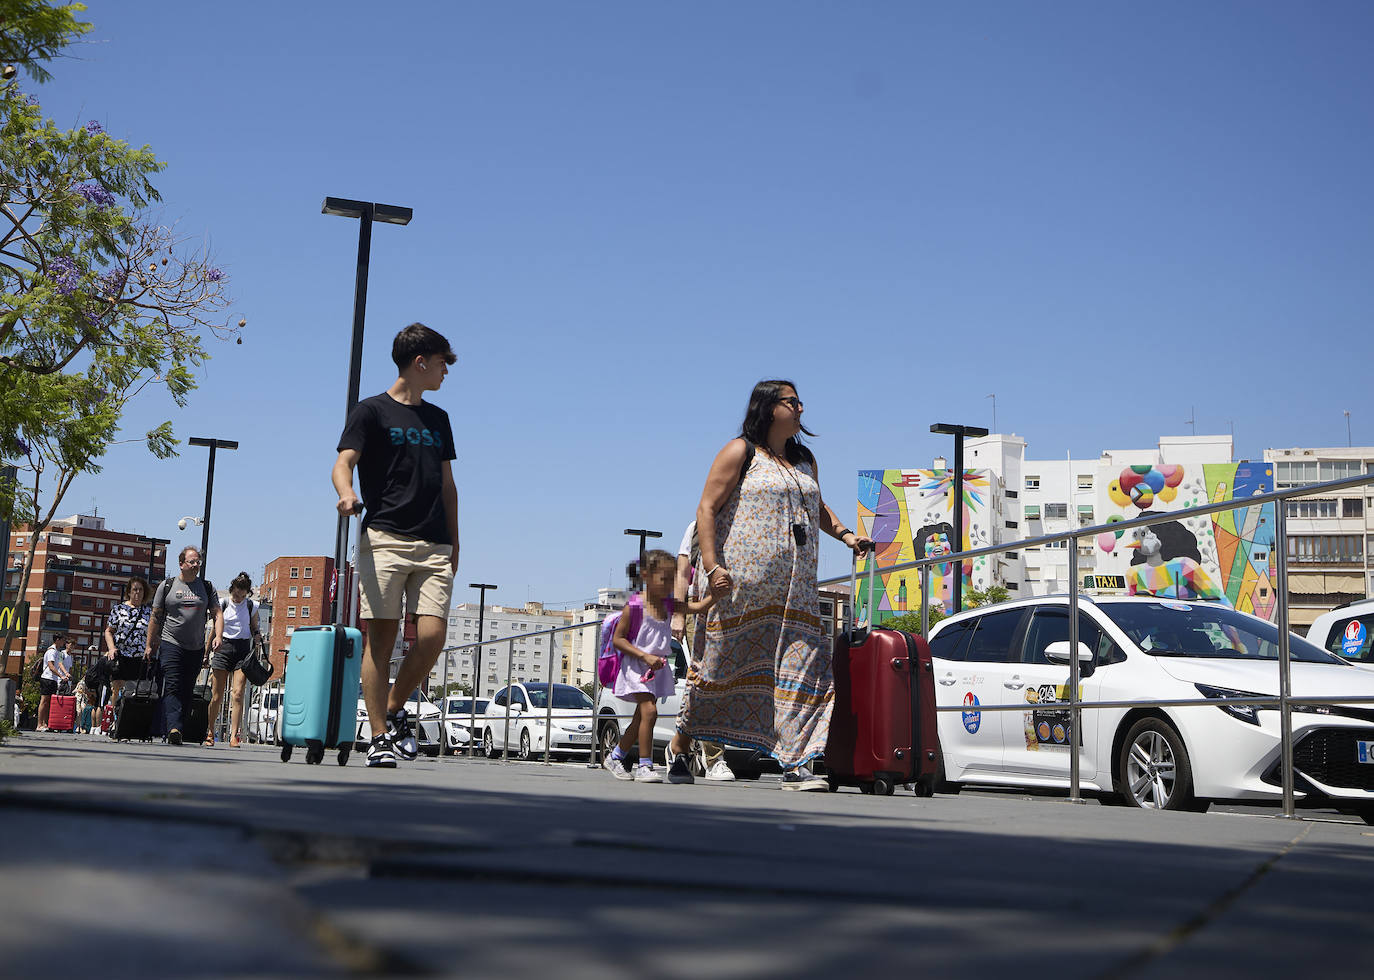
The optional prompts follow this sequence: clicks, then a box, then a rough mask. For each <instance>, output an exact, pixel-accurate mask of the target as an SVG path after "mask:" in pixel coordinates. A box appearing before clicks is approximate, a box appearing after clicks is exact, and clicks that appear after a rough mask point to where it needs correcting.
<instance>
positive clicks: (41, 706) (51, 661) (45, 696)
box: [38, 633, 72, 732]
mask: <svg viewBox="0 0 1374 980" xmlns="http://www.w3.org/2000/svg"><path fill="white" fill-rule="evenodd" d="M71 679H72V655H71V654H70V653H68V652H67V636H66V634H65V633H58V634H57V635H56V636H54V637H53V638H52V646H50V647H48V649H47V650H46V651H44V653H43V673H42V674H40V675H39V678H38V695H39V698H38V731H40V732H46V731H47V730H48V712H49V711H50V710H51V709H52V698H53V695H54V694H56V693H57V692H58V689H59V688H60V687H61V685H63V684H68V683H70V682H71Z"/></svg>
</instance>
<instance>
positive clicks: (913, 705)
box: [825, 559, 940, 796]
mask: <svg viewBox="0 0 1374 980" xmlns="http://www.w3.org/2000/svg"><path fill="white" fill-rule="evenodd" d="M856 564H857V563H856ZM874 564H876V562H875V561H874V560H873V559H870V560H869V575H868V594H869V597H870V599H869V604H870V605H869V609H870V611H869V617H868V620H869V622H872V618H873V615H872V607H873V600H872V596H873V565H874ZM854 577H855V576H852V577H851V582H852V581H853V580H854ZM850 594H851V595H852V596H853V597H854V598H853V600H852V601H851V603H850V605H851V608H852V607H854V606H857V604H858V594H857V592H855V591H853V589H851V592H850ZM855 618H856V619H857V617H855ZM834 673H835V704H834V710H833V712H832V713H831V716H830V737H829V740H828V741H827V742H826V748H825V769H826V777H827V779H828V780H829V783H830V790H831V792H834V791H835V790H837V789H839V788H840V787H841V786H858V787H859V788H860V789H861V790H863V791H864V792H865V793H870V792H871V793H875V794H877V795H880V796H890V795H891V794H892V792H893V790H894V789H895V788H896V786H897V785H898V784H910V785H912V786H913V787H914V788H915V791H916V795H917V796H931V795H933V794H934V792H935V785H936V781H937V779H938V778H939V771H940V735H939V730H938V728H937V727H936V724H935V673H934V669H933V668H932V666H931V663H930V647H928V646H927V645H926V641H925V640H924V639H923V638H922V637H919V636H916V635H914V634H911V633H904V632H902V631H900V630H890V629H882V628H876V629H875V628H872V627H870V626H868V625H867V624H865V625H864V626H863V627H862V628H860V627H858V626H856V625H853V624H851V628H850V629H849V630H848V631H846V632H845V633H844V634H843V635H842V636H841V637H839V638H838V639H837V640H836V641H835V655H834ZM913 732H915V733H916V737H915V739H913V738H912V733H913Z"/></svg>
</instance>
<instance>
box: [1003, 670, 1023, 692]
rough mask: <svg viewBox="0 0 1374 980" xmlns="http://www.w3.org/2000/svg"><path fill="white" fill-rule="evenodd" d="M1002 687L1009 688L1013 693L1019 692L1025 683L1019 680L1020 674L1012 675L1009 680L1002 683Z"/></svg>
mask: <svg viewBox="0 0 1374 980" xmlns="http://www.w3.org/2000/svg"><path fill="white" fill-rule="evenodd" d="M1002 686H1003V687H1008V688H1011V689H1012V690H1013V691H1019V690H1021V688H1023V687H1025V686H1026V682H1025V681H1023V680H1022V679H1021V675H1020V674H1012V675H1011V677H1010V678H1008V679H1007V680H1005V681H1003V682H1002Z"/></svg>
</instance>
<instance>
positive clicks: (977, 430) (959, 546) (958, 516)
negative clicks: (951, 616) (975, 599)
mask: <svg viewBox="0 0 1374 980" xmlns="http://www.w3.org/2000/svg"><path fill="white" fill-rule="evenodd" d="M930 431H931V432H935V433H938V434H940V435H947V436H953V437H954V473H953V476H952V478H951V479H950V483H949V492H950V493H952V494H954V550H955V552H956V553H957V552H960V551H963V550H964V440H965V439H967V438H968V437H969V436H973V437H974V438H977V437H980V436H985V435H987V434H988V430H987V429H984V428H983V427H981V426H977V425H955V424H954V423H952V422H936V423H935V424H934V425H932V426H931V427H930ZM925 588H926V583H925V581H922V582H921V589H922V590H924V589H925ZM952 591H953V593H954V611H955V612H960V611H962V610H963V608H964V560H963V559H962V558H960V559H958V560H956V561H955V562H954V582H953V588H952Z"/></svg>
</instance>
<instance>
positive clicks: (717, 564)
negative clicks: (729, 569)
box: [706, 562, 721, 578]
mask: <svg viewBox="0 0 1374 980" xmlns="http://www.w3.org/2000/svg"><path fill="white" fill-rule="evenodd" d="M720 569H721V564H720V562H716V567H715V568H713V569H711V570H710V571H709V572H707V573H706V577H707V578H710V577H711V576H712V575H714V574H716V572H718V571H720Z"/></svg>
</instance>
